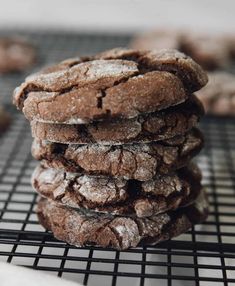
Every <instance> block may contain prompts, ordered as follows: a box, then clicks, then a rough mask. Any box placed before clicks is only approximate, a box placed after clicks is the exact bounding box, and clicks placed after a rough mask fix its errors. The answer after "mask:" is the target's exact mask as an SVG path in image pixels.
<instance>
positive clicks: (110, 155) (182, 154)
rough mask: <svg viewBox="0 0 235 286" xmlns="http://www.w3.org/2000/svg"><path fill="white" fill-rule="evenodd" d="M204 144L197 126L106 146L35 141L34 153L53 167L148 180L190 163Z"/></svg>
mask: <svg viewBox="0 0 235 286" xmlns="http://www.w3.org/2000/svg"><path fill="white" fill-rule="evenodd" d="M202 146H203V137H202V134H201V132H200V131H199V130H198V129H196V128H194V129H192V130H191V131H189V132H188V133H186V134H185V135H182V136H176V137H174V138H171V139H168V140H164V141H159V142H152V143H148V144H147V143H146V144H145V143H143V144H134V145H131V144H127V145H113V146H106V145H99V144H90V145H78V144H59V143H52V142H49V141H40V140H34V142H33V145H32V155H33V156H34V158H35V159H37V160H40V161H41V162H42V165H44V166H47V167H50V168H56V169H64V170H66V171H68V172H78V173H80V172H81V173H86V174H95V175H108V176H115V177H124V178H126V179H136V180H140V181H147V180H150V179H151V178H153V177H154V176H155V175H157V174H158V173H161V174H166V173H168V172H170V171H172V170H175V169H179V168H181V167H183V166H185V165H187V163H188V162H189V161H190V160H191V159H192V158H193V156H195V155H196V154H197V153H198V152H199V151H200V150H201V148H202Z"/></svg>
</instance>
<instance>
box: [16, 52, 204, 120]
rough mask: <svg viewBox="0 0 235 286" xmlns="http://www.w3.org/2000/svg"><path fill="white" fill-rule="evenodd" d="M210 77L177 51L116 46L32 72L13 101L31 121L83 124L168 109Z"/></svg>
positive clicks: (197, 88)
mask: <svg viewBox="0 0 235 286" xmlns="http://www.w3.org/2000/svg"><path fill="white" fill-rule="evenodd" d="M206 82H207V76H206V74H205V72H204V71H203V70H202V69H201V67H200V66H199V65H198V64H196V63H195V62H194V61H193V60H192V59H191V58H189V57H187V56H185V55H184V54H182V53H179V52H178V51H175V50H161V51H136V50H129V49H114V50H110V51H106V52H104V53H101V54H99V55H97V56H94V57H90V58H88V57H87V58H81V59H77V58H76V59H70V60H67V61H65V62H62V63H60V64H58V66H53V67H52V68H51V69H50V68H49V69H47V70H44V71H43V72H42V73H37V74H35V75H32V76H30V77H28V78H27V79H26V81H25V82H24V83H23V84H22V85H21V86H20V87H18V88H16V90H15V93H14V103H15V105H16V106H17V107H18V108H19V109H22V111H23V112H24V114H25V116H26V118H27V119H29V120H30V121H32V120H37V121H41V122H47V123H67V124H81V123H88V122H90V121H93V120H103V119H105V118H133V117H136V116H138V115H139V114H140V113H150V112H155V111H159V110H162V109H165V108H167V107H169V106H172V105H176V104H179V103H181V102H183V101H185V100H186V99H187V98H188V97H189V96H190V94H191V93H192V92H194V91H196V90H199V89H200V88H201V87H202V86H204V85H205V84H206Z"/></svg>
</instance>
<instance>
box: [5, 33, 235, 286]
mask: <svg viewBox="0 0 235 286" xmlns="http://www.w3.org/2000/svg"><path fill="white" fill-rule="evenodd" d="M4 33H5V34H8V33H10V34H12V32H11V31H8V32H7V31H5V32H0V35H1V34H4ZM20 34H22V35H23V36H26V37H27V38H29V39H30V40H31V41H32V42H33V43H34V44H35V46H36V47H38V55H39V59H38V63H37V67H38V66H40V65H43V64H47V63H51V62H54V61H57V60H60V59H63V58H66V57H70V56H74V55H76V54H84V53H92V52H96V51H100V50H103V49H106V48H111V47H114V46H123V45H125V44H127V43H128V41H129V37H128V36H112V35H85V34H83V35H82V34H80V35H76V34H70V35H69V34H59V33H34V34H33V33H31V34H30V33H24V32H21V33H20ZM24 76H25V74H23V75H22V74H13V75H7V76H2V77H1V78H0V87H1V89H0V93H1V100H2V102H4V103H5V105H6V107H7V108H8V110H9V112H11V114H12V117H13V122H12V125H11V128H10V129H9V130H8V131H7V132H6V133H5V135H4V136H2V137H1V138H0V261H7V262H9V263H13V264H17V265H24V266H27V267H31V268H34V269H37V270H41V271H47V272H50V273H51V274H54V275H58V276H60V277H63V278H67V279H70V280H74V281H77V282H80V283H83V284H86V285H96V286H97V285H102V286H108V285H112V286H114V285H122V286H123V285H127V283H131V284H129V285H141V286H142V285H145V286H146V285H148V286H151V285H154V286H156V285H161V286H164V285H168V286H170V285H177V286H179V285H185V286H191V285H216V286H219V285H229V286H230V285H235V120H234V119H231V118H223V119H222V118H220V119H219V118H215V117H207V118H205V119H204V120H203V122H202V123H201V128H202V129H203V131H204V133H205V135H206V141H207V145H206V148H205V149H204V150H203V152H202V153H201V154H200V156H199V157H198V162H199V164H200V167H201V168H202V170H203V174H204V180H203V184H204V186H205V187H206V188H207V191H208V194H209V200H210V215H209V218H208V220H207V221H206V222H205V223H204V224H203V225H198V226H195V227H194V228H193V229H192V230H191V231H189V232H188V233H186V234H183V235H181V236H179V237H178V238H175V239H173V240H170V241H168V242H164V243H161V244H158V245H157V246H155V247H144V248H135V249H130V250H127V251H122V252H119V251H113V250H110V249H101V248H98V247H88V248H75V247H72V246H69V245H67V244H65V243H63V242H60V241H57V240H56V239H54V238H53V236H52V235H51V234H50V233H49V232H45V230H44V229H43V228H42V227H41V226H40V225H39V224H38V221H37V218H36V215H35V202H36V200H37V195H36V194H35V193H34V192H33V190H32V187H31V185H30V175H31V173H32V170H33V168H34V167H35V166H36V164H37V163H36V162H35V161H34V160H33V159H32V157H31V154H30V145H31V141H32V139H31V134H30V130H29V124H28V122H26V121H25V119H24V118H23V116H22V115H21V114H19V113H18V112H16V111H15V109H14V107H11V106H10V104H9V102H10V101H11V93H12V90H13V88H14V87H15V86H16V85H17V84H19V83H20V82H21V81H22V79H23V78H24Z"/></svg>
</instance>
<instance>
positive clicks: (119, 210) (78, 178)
mask: <svg viewBox="0 0 235 286" xmlns="http://www.w3.org/2000/svg"><path fill="white" fill-rule="evenodd" d="M200 181H201V172H200V170H199V169H198V167H197V166H195V165H194V164H191V165H189V166H188V167H185V168H182V169H180V170H178V171H177V172H174V173H171V174H168V175H162V176H160V175H158V176H156V177H155V178H153V179H151V180H149V181H146V182H140V181H136V180H125V179H121V178H111V177H102V176H100V177H98V176H88V175H83V174H78V173H69V172H64V171H61V170H56V169H50V168H44V167H43V166H40V165H39V166H38V167H37V168H36V169H35V171H34V173H33V175H32V185H33V187H34V189H35V190H36V191H37V192H38V193H39V194H40V195H41V196H43V197H45V198H47V199H51V200H54V201H56V202H58V203H60V204H63V205H65V206H68V207H73V208H86V209H90V210H93V211H97V212H103V213H110V214H113V215H126V216H137V217H149V216H152V215H156V214H159V213H162V212H165V211H168V210H175V209H177V208H178V207H182V206H186V205H189V204H191V203H192V202H193V201H194V200H195V199H196V197H197V196H198V194H199V192H200V190H201V184H200Z"/></svg>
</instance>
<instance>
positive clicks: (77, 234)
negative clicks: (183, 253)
mask: <svg viewBox="0 0 235 286" xmlns="http://www.w3.org/2000/svg"><path fill="white" fill-rule="evenodd" d="M37 214H38V218H39V221H40V223H41V224H42V225H43V226H44V227H45V228H46V229H47V230H51V231H52V233H53V234H54V236H55V237H56V238H57V239H60V240H63V241H65V242H67V243H69V244H72V245H75V246H85V245H97V246H102V247H111V248H115V249H127V248H130V247H136V246H138V245H140V244H145V245H147V244H152V245H153V244H156V243H158V242H160V241H163V240H168V239H170V238H172V237H175V236H178V235H180V234H181V233H183V232H185V231H187V230H189V229H190V228H191V227H192V226H193V225H194V224H197V223H200V222H202V221H204V220H205V219H206V217H207V215H208V201H207V198H206V195H205V193H204V191H202V192H201V194H200V195H199V197H198V198H197V200H196V201H195V203H193V204H192V205H190V206H188V207H185V208H181V209H178V210H176V211H172V212H165V213H162V214H159V215H155V216H152V217H148V218H130V217H121V216H112V215H110V214H100V213H99V214H97V213H93V212H88V211H78V210H74V209H71V208H66V207H63V206H61V205H60V204H57V203H55V202H53V201H51V200H46V199H41V200H40V201H39V203H38V207H37Z"/></svg>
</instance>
